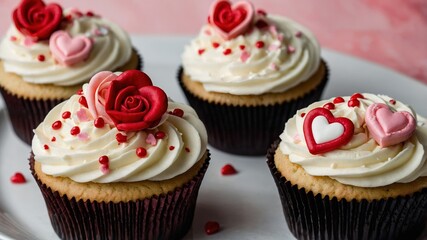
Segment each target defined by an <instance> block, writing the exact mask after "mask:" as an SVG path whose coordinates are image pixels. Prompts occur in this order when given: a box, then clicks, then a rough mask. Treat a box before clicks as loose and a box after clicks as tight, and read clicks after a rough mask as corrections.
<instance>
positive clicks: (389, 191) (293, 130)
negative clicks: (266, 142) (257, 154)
mask: <svg viewBox="0 0 427 240" xmlns="http://www.w3.org/2000/svg"><path fill="white" fill-rule="evenodd" d="M426 150H427V119H425V118H423V117H421V116H419V115H417V113H416V112H415V111H414V110H413V109H411V108H410V107H408V106H406V105H405V104H403V103H402V102H399V101H397V100H395V99H392V98H390V97H387V96H384V95H374V94H368V93H365V94H360V93H357V94H354V95H353V96H351V97H336V98H333V99H329V100H325V101H319V102H316V103H313V104H311V105H310V106H308V107H307V108H304V109H301V110H299V111H298V112H297V114H296V115H295V116H294V117H292V118H291V119H289V120H288V122H287V123H286V126H285V129H284V131H283V133H282V134H281V135H280V140H278V141H277V142H276V143H274V144H273V145H272V146H271V148H270V149H269V151H268V154H267V162H268V166H269V168H270V170H271V173H272V175H273V178H274V180H275V182H276V185H277V187H278V190H279V194H280V198H281V201H282V206H283V212H284V215H285V218H286V221H287V224H288V226H289V229H290V230H291V232H292V233H293V234H294V236H295V237H297V238H298V239H415V238H416V237H417V236H418V235H419V234H420V233H421V232H422V230H423V229H424V228H425V225H426V220H427V219H426V217H427V177H426V176H427V163H426V158H427V153H426Z"/></svg>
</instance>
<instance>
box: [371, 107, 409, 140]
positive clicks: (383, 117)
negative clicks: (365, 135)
mask: <svg viewBox="0 0 427 240" xmlns="http://www.w3.org/2000/svg"><path fill="white" fill-rule="evenodd" d="M365 122H366V126H367V127H368V129H369V133H370V134H371V135H372V137H373V138H374V139H375V141H376V142H377V143H378V144H379V145H380V146H381V147H387V146H391V145H394V144H398V143H401V142H403V141H406V140H407V139H409V138H410V137H411V136H412V134H413V133H414V131H415V129H416V127H417V125H416V123H415V118H414V117H413V116H412V114H410V113H409V112H406V111H400V112H392V111H391V110H390V108H389V107H388V106H387V105H385V104H383V103H374V104H372V105H370V106H369V107H368V109H367V110H366V115H365Z"/></svg>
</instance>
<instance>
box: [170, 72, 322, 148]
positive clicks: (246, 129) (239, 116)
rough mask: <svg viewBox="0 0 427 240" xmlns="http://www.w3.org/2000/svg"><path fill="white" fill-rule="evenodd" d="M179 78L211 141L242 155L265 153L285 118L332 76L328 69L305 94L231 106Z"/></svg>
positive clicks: (318, 92) (316, 96) (314, 96)
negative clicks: (261, 103) (270, 102)
mask: <svg viewBox="0 0 427 240" xmlns="http://www.w3.org/2000/svg"><path fill="white" fill-rule="evenodd" d="M182 73H183V68H182V67H180V68H179V71H178V80H179V83H180V85H181V88H182V89H183V91H184V94H185V96H186V97H187V100H188V102H189V104H190V105H191V106H192V107H193V108H194V109H195V110H196V112H197V114H198V115H199V118H200V119H201V120H202V121H203V123H204V124H205V126H206V129H207V131H208V137H209V144H210V145H212V146H213V147H215V148H217V149H219V150H222V151H224V152H228V153H233V154H239V155H265V153H266V152H267V149H268V147H269V146H270V144H271V143H272V142H273V141H274V140H275V139H277V138H278V137H279V135H280V133H281V132H282V131H283V128H284V126H285V123H286V121H287V120H288V119H289V118H291V117H292V116H293V115H294V114H295V113H296V112H297V110H298V109H301V108H303V107H306V106H308V105H309V104H311V103H313V102H315V101H318V100H319V99H320V97H321V95H322V92H323V89H324V88H325V86H326V83H327V81H328V79H329V70H328V67H327V66H326V74H325V77H324V78H323V80H322V82H321V83H320V84H319V85H318V86H317V87H316V88H315V89H313V90H311V91H310V92H308V93H306V94H305V95H304V96H302V97H299V98H297V99H293V100H291V101H288V102H284V103H281V104H274V105H269V106H255V107H247V106H230V105H226V104H218V103H210V102H208V101H206V100H203V99H201V98H199V97H197V96H195V95H194V94H192V93H191V92H189V91H188V90H187V88H186V87H185V86H184V84H183V83H182V80H181V76H182Z"/></svg>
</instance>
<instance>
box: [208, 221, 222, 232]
mask: <svg viewBox="0 0 427 240" xmlns="http://www.w3.org/2000/svg"><path fill="white" fill-rule="evenodd" d="M219 229H220V226H219V223H218V222H215V221H209V222H207V223H205V233H206V234H207V235H211V234H215V233H217V232H219Z"/></svg>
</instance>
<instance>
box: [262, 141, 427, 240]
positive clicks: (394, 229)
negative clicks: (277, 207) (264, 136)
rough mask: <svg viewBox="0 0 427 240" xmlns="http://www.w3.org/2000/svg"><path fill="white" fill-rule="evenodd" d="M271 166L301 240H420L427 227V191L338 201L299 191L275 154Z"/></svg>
mask: <svg viewBox="0 0 427 240" xmlns="http://www.w3.org/2000/svg"><path fill="white" fill-rule="evenodd" d="M278 144H279V141H276V142H275V143H274V144H273V145H272V146H271V148H270V149H269V150H268V152H267V164H268V166H269V168H270V171H271V174H272V175H273V178H274V181H275V182H276V185H277V188H278V190H279V194H280V199H281V202H282V207H283V213H284V215H285V218H286V222H287V224H288V227H289V229H290V230H291V232H292V233H293V235H294V236H295V237H296V238H298V239H375V240H378V239H387V240H389V239H416V238H417V236H419V235H420V234H421V232H422V231H423V229H424V228H425V226H426V220H427V189H423V190H422V191H420V192H417V193H414V194H413V195H412V196H402V197H397V198H388V199H381V200H374V201H367V200H362V201H360V202H359V201H356V200H352V201H350V202H349V201H346V200H345V199H342V200H337V198H335V197H333V198H330V197H329V196H326V197H324V198H322V196H321V195H320V194H317V195H316V196H314V194H313V192H311V191H310V192H306V190H305V189H304V188H301V189H298V186H297V185H293V184H292V183H291V182H290V181H288V180H287V179H286V178H285V177H283V176H282V175H281V173H280V172H279V171H278V170H277V168H276V166H275V163H274V154H275V151H276V149H277V146H278Z"/></svg>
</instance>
